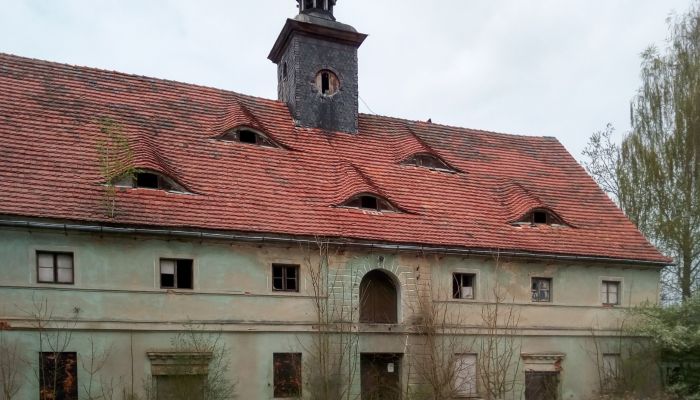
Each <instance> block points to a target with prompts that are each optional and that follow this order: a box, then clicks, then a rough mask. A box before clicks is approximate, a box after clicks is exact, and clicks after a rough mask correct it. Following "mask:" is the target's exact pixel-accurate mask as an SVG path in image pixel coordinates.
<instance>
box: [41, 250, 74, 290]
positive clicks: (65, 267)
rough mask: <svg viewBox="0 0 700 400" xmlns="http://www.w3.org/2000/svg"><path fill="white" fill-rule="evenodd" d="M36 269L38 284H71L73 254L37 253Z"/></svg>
mask: <svg viewBox="0 0 700 400" xmlns="http://www.w3.org/2000/svg"><path fill="white" fill-rule="evenodd" d="M36 267H37V281H38V282H39V283H62V284H73V253H56V252H48V251H37V253H36Z"/></svg>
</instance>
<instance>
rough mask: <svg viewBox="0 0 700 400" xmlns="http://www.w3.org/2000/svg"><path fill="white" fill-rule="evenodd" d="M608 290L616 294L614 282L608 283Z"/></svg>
mask: <svg viewBox="0 0 700 400" xmlns="http://www.w3.org/2000/svg"><path fill="white" fill-rule="evenodd" d="M608 292H610V293H615V294H617V283H616V282H610V283H608Z"/></svg>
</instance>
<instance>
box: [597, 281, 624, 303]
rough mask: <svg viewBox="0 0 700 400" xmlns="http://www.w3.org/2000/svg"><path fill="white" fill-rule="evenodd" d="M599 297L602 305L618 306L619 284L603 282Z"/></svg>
mask: <svg viewBox="0 0 700 400" xmlns="http://www.w3.org/2000/svg"><path fill="white" fill-rule="evenodd" d="M600 297H601V301H602V302H603V304H604V305H610V306H612V305H618V304H620V282H617V281H603V285H602V286H601V291H600Z"/></svg>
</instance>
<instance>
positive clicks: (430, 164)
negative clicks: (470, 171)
mask: <svg viewBox="0 0 700 400" xmlns="http://www.w3.org/2000/svg"><path fill="white" fill-rule="evenodd" d="M405 164H407V165H415V166H416V167H423V168H429V169H435V170H440V171H454V170H453V169H452V168H450V167H449V166H448V165H447V164H445V163H444V162H443V161H442V160H441V159H439V158H438V157H436V156H434V155H432V154H428V153H422V154H416V155H414V156H413V157H411V158H409V159H408V160H406V161H405Z"/></svg>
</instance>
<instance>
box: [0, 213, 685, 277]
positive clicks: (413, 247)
mask: <svg viewBox="0 0 700 400" xmlns="http://www.w3.org/2000/svg"><path fill="white" fill-rule="evenodd" d="M0 227H11V228H33V229H47V230H60V231H64V232H68V231H75V232H86V233H108V234H135V235H154V236H166V237H174V238H187V239H213V240H230V241H240V242H256V243H264V242H270V243H299V244H316V243H317V238H305V237H301V236H284V235H265V234H255V233H223V232H215V231H209V232H207V231H198V230H178V229H172V228H140V227H129V226H121V227H120V226H109V225H87V224H70V223H61V222H43V221H34V220H20V219H0ZM326 243H328V244H329V245H335V246H353V247H359V248H371V249H377V250H387V251H405V252H417V253H439V254H450V255H462V256H469V255H477V256H495V255H498V256H503V257H512V258H527V259H539V260H542V259H545V260H556V261H577V262H597V263H613V264H625V265H635V266H647V267H657V268H663V267H666V266H668V265H674V264H672V263H665V262H660V261H648V260H635V259H624V258H613V257H599V256H581V255H575V254H571V255H564V254H547V253H536V252H528V251H518V250H500V249H470V248H463V247H441V246H426V245H417V244H399V243H397V244H392V243H379V242H369V241H353V240H342V238H335V239H334V240H328V241H326Z"/></svg>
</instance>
